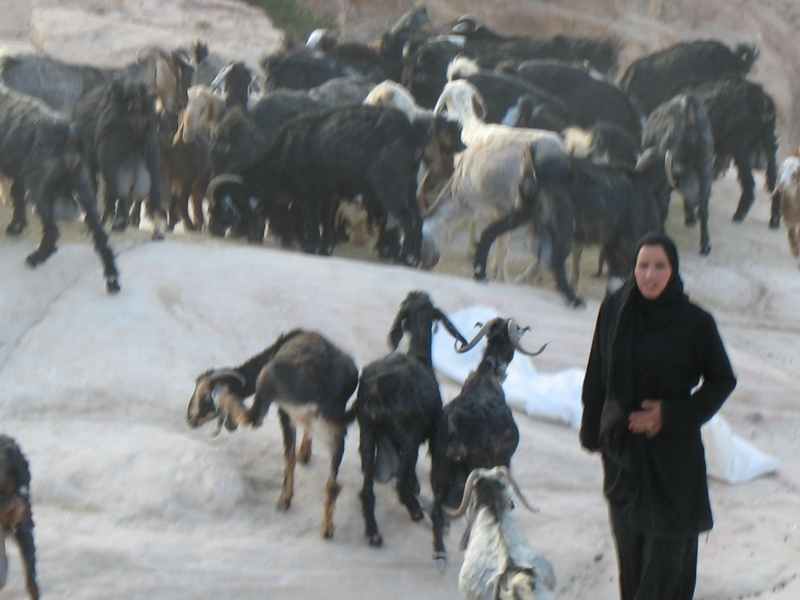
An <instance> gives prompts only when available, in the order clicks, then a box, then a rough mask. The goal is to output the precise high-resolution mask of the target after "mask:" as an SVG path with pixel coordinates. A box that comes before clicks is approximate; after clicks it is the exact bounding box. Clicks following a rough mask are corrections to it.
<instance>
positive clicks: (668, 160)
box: [664, 150, 678, 188]
mask: <svg viewBox="0 0 800 600" xmlns="http://www.w3.org/2000/svg"><path fill="white" fill-rule="evenodd" d="M672 156H673V154H672V150H667V154H666V156H665V157H664V168H665V169H666V171H667V181H669V186H670V187H671V188H676V187H678V181H677V180H676V179H675V174H674V173H673V172H672Z"/></svg>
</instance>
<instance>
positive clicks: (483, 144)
mask: <svg viewBox="0 0 800 600" xmlns="http://www.w3.org/2000/svg"><path fill="white" fill-rule="evenodd" d="M484 108H485V107H484V104H483V100H482V98H481V96H480V93H479V92H478V91H477V90H476V89H475V87H474V86H473V85H472V84H470V83H469V82H467V81H463V80H457V81H451V82H450V83H448V84H447V86H445V91H444V92H442V95H441V97H440V98H439V102H438V103H437V108H436V109H435V111H434V112H438V113H439V114H445V115H451V116H453V117H455V118H457V119H458V121H459V122H460V123H461V125H462V131H461V139H462V140H463V141H464V143H465V144H466V146H467V149H466V150H465V151H464V152H462V153H461V154H460V155H459V156H458V157H457V159H456V166H455V171H454V173H453V175H452V176H451V177H450V180H449V181H448V182H447V184H446V185H445V187H444V188H443V189H442V191H441V192H440V193H439V196H438V197H437V199H436V201H435V202H434V204H433V207H432V208H431V209H430V210H429V212H428V214H427V215H426V218H425V221H424V223H423V231H424V232H425V235H426V237H427V238H429V240H431V241H432V242H433V243H434V244H435V245H436V246H437V248H436V250H437V252H439V249H440V248H441V246H442V244H443V241H444V240H445V236H446V234H447V232H448V230H449V229H450V227H451V226H452V224H453V223H454V222H455V220H456V219H457V218H458V217H459V216H460V215H462V214H463V213H464V212H466V211H469V212H470V213H471V214H472V215H474V216H475V218H476V220H479V221H482V222H485V221H487V220H488V221H490V220H493V219H495V218H496V217H497V216H498V215H501V214H505V213H507V212H510V211H511V210H513V209H514V207H516V206H517V205H518V202H519V199H518V189H519V181H520V173H521V161H522V159H523V153H524V151H525V148H526V147H527V146H528V145H529V144H533V145H534V146H535V148H536V153H537V156H538V157H540V159H541V158H544V157H545V156H562V157H565V158H566V156H567V151H566V148H565V146H564V142H563V141H562V140H561V137H560V136H559V135H558V134H555V133H553V132H549V131H541V130H536V129H517V128H512V127H508V126H506V125H499V124H487V123H484V122H483V120H482V117H483V116H484V115H485V112H484ZM479 224H481V223H479ZM475 229H477V226H476V227H475ZM471 239H472V240H474V232H471ZM509 241H510V238H509V236H506V237H504V238H503V239H502V242H501V243H498V249H497V251H496V252H495V260H494V267H493V269H492V275H493V276H495V277H498V278H500V277H501V276H502V275H503V274H504V273H502V272H501V265H503V261H504V260H505V256H506V249H507V246H508V243H509Z"/></svg>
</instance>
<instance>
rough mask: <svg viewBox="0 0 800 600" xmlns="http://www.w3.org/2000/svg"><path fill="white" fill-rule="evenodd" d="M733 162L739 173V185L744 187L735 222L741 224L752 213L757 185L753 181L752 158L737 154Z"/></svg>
mask: <svg viewBox="0 0 800 600" xmlns="http://www.w3.org/2000/svg"><path fill="white" fill-rule="evenodd" d="M733 160H734V162H735V163H736V170H737V171H738V173H739V185H741V186H742V196H741V197H740V198H739V205H738V206H737V207H736V212H735V213H734V215H733V220H734V221H735V222H737V223H741V222H742V221H744V218H745V217H746V216H747V213H748V212H749V211H750V206H751V205H752V204H753V200H755V188H756V184H755V181H754V180H753V161H752V159H751V158H750V156H746V155H744V154H737V155H736V156H734V159H733Z"/></svg>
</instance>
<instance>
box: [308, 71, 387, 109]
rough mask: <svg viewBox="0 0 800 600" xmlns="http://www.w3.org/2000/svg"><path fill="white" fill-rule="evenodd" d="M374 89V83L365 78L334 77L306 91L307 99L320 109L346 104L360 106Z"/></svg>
mask: <svg viewBox="0 0 800 600" xmlns="http://www.w3.org/2000/svg"><path fill="white" fill-rule="evenodd" d="M374 87H375V82H374V81H372V80H371V79H366V78H365V77H336V78H335V79H329V80H328V81H326V82H325V83H323V84H322V85H318V86H317V87H314V88H311V89H310V90H308V97H309V98H311V99H312V100H314V101H316V102H317V103H318V104H319V107H320V109H323V108H335V107H337V106H345V105H347V104H361V103H362V102H364V99H365V98H366V97H367V96H368V95H369V93H370V92H371V91H372V89H373V88H374Z"/></svg>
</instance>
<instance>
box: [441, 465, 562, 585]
mask: <svg viewBox="0 0 800 600" xmlns="http://www.w3.org/2000/svg"><path fill="white" fill-rule="evenodd" d="M512 490H513V493H514V494H516V496H517V498H519V500H520V502H522V504H523V506H525V508H527V509H528V510H530V511H531V512H537V510H536V509H533V508H531V506H530V505H529V504H528V502H527V500H525V497H524V496H523V495H522V493H521V492H520V491H519V487H518V486H517V484H516V482H515V481H514V479H513V478H512V477H511V474H510V473H509V471H508V468H506V467H504V466H499V467H494V468H492V469H475V470H474V471H472V473H470V475H469V478H468V479H467V483H466V485H465V486H464V497H463V499H462V501H461V506H459V507H458V509H456V510H451V509H447V508H445V510H446V512H447V513H448V514H449V515H450V516H452V517H459V516H461V515H463V514H464V513H466V514H467V528H466V529H465V531H464V535H463V537H462V539H461V549H462V550H466V553H465V555H464V562H463V564H462V565H461V571H460V572H459V576H458V590H459V592H460V593H461V598H463V599H464V600H551V599H552V598H553V597H554V592H555V587H556V575H555V571H554V570H553V567H552V565H551V564H550V562H549V561H548V560H547V559H546V558H545V557H544V556H542V555H541V554H540V553H538V552H536V551H535V550H534V549H533V548H532V547H531V545H530V544H529V543H528V541H527V540H526V539H525V536H524V534H523V532H522V530H521V529H520V527H519V525H518V524H517V523H516V521H514V519H512V518H511V515H510V514H509V513H510V512H511V510H512V509H513V508H514V502H513V494H512Z"/></svg>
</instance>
